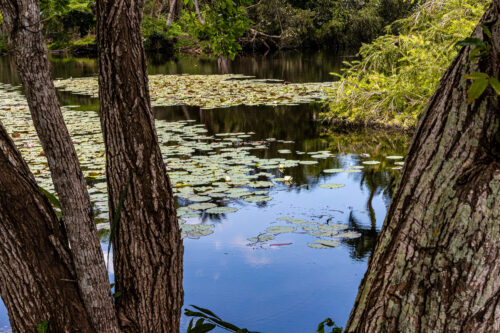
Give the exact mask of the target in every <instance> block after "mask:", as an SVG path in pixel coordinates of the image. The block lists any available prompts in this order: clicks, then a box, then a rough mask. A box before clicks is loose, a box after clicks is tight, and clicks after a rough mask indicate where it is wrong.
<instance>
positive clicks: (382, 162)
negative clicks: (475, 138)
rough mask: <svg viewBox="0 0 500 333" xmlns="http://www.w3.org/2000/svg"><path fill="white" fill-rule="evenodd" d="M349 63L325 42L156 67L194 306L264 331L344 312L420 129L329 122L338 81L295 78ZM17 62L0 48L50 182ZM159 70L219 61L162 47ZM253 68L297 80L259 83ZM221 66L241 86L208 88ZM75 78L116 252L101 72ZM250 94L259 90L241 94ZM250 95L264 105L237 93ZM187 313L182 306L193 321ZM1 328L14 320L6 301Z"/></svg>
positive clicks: (10, 96)
mask: <svg viewBox="0 0 500 333" xmlns="http://www.w3.org/2000/svg"><path fill="white" fill-rule="evenodd" d="M52 60H53V62H52V63H53V72H54V77H56V78H61V79H67V78H70V77H74V78H77V77H84V76H85V77H86V76H92V75H95V73H96V71H97V64H96V62H95V61H94V60H92V59H75V58H53V59H52ZM339 63H340V59H338V58H335V57H332V56H329V55H328V54H325V53H316V54H314V55H307V54H298V53H293V54H280V55H274V56H268V57H254V58H252V57H246V58H245V57H244V58H241V59H239V60H238V61H237V62H235V63H234V64H233V67H232V71H233V72H234V73H235V74H239V76H235V77H229V78H228V77H210V78H206V77H196V78H194V77H193V80H192V81H189V79H188V82H187V83H186V82H185V81H186V78H189V77H186V76H175V77H174V76H173V77H169V78H170V79H169V78H168V77H167V78H166V77H161V76H159V77H157V78H155V77H153V78H152V79H151V82H152V83H151V85H152V87H153V85H154V82H155V80H156V81H159V82H160V84H159V85H158V87H159V88H158V89H154V90H153V88H152V96H153V98H155V97H154V94H155V91H156V92H158V94H157V97H156V102H154V104H156V105H157V106H156V107H155V113H156V118H157V123H156V126H157V131H158V136H159V140H160V143H161V147H162V152H163V154H164V160H165V162H166V165H167V170H168V172H169V175H170V177H171V182H172V185H173V186H174V192H175V195H176V197H177V202H178V204H179V209H178V215H179V223H181V227H182V230H183V237H185V238H184V247H185V254H184V291H185V298H184V304H185V305H186V306H188V305H190V304H194V305H197V306H201V307H206V308H209V309H211V310H212V311H214V312H215V313H216V314H217V315H219V316H221V317H222V318H223V319H224V320H226V321H229V322H232V323H235V324H236V325H238V326H240V327H246V328H248V329H250V330H255V331H261V332H270V333H278V332H291V333H293V332H297V333H301V332H314V331H315V330H316V326H317V324H318V323H319V322H321V321H322V320H323V319H325V318H326V317H331V318H333V319H334V321H335V322H336V323H337V324H339V325H341V326H342V325H344V324H345V322H346V320H347V317H348V315H349V312H350V309H351V307H352V304H353V303H354V299H355V297H356V293H357V289H358V285H359V282H360V280H361V278H362V277H363V274H364V272H365V270H366V264H367V259H368V256H369V254H370V253H371V251H372V249H373V246H374V244H375V240H376V236H377V233H378V231H379V230H380V228H381V226H382V223H383V220H384V218H385V214H386V210H387V207H388V204H389V201H390V197H391V194H392V191H393V190H394V185H395V182H396V179H397V177H398V174H399V172H400V171H399V169H400V167H401V165H402V163H403V162H402V161H403V160H402V157H403V156H404V154H406V151H407V148H408V144H409V138H408V137H407V136H405V135H403V134H399V133H388V132H381V131H374V130H363V131H357V132H343V133H338V132H334V133H328V134H327V133H324V129H322V128H321V126H320V124H319V123H318V121H317V119H318V118H319V112H320V110H321V106H320V105H319V104H318V103H315V102H314V101H319V100H321V99H323V98H325V95H324V93H323V92H324V91H323V89H324V87H325V86H328V85H329V84H328V83H325V84H316V85H312V86H309V85H306V86H302V85H301V86H297V87H294V86H293V84H294V83H297V82H321V81H327V80H330V79H331V77H329V76H328V73H329V72H331V71H336V70H338V69H339ZM13 68H14V65H13V62H12V61H11V60H10V59H8V58H0V82H3V83H4V84H0V119H1V121H2V122H3V123H4V125H5V126H6V127H7V130H8V132H9V133H10V134H11V135H13V136H14V140H15V142H16V144H17V145H18V146H19V147H20V149H21V151H22V152H23V156H24V157H25V158H26V159H27V160H28V161H29V163H30V167H31V168H32V170H33V172H34V173H35V175H36V178H37V180H38V181H39V183H40V184H41V186H43V187H45V188H47V189H49V190H52V187H51V183H50V174H49V173H48V170H47V167H46V164H45V160H44V157H43V156H42V155H40V152H41V148H40V147H39V144H38V141H37V138H36V136H35V134H34V130H33V129H32V128H31V127H30V126H31V124H30V120H29V113H28V111H27V106H26V105H25V101H24V98H23V96H22V95H21V93H20V89H19V88H18V87H17V85H18V84H19V82H18V80H17V77H16V75H15V71H14V70H13ZM148 68H149V72H150V74H183V73H188V74H204V75H207V74H217V66H216V62H215V61H211V60H207V59H199V58H195V57H182V58H180V59H178V60H177V61H163V62H162V61H159V60H158V59H151V60H150V63H149V64H148ZM242 75H253V76H256V79H285V80H287V81H289V82H291V84H289V85H284V84H281V83H280V84H269V83H267V82H265V83H264V82H258V81H255V80H254V79H252V80H254V81H253V82H251V81H250V80H249V79H248V78H244V77H242ZM216 78H217V80H216V81H217V82H218V83H217V84H221V83H220V82H221V81H223V83H222V85H224V89H226V90H224V91H223V93H221V95H222V94H223V95H224V96H226V95H231V94H232V95H233V97H230V98H224V100H221V99H220V98H219V97H220V96H217V94H218V93H219V92H220V91H216V92H214V93H212V94H211V95H210V94H209V93H204V92H203V91H201V92H200V91H197V88H196V87H197V86H199V85H202V83H203V82H211V83H210V85H209V86H213V85H214V82H213V81H210V80H215V79H216ZM174 79H175V80H176V81H178V82H180V83H179V84H177V87H175V88H176V89H179V91H180V93H177V94H176V96H179V95H182V96H181V97H182V98H183V100H184V102H183V104H186V105H184V106H179V105H177V106H172V104H176V103H180V102H179V101H172V100H171V99H168V98H164V96H165V92H163V91H161V89H160V88H162V89H163V88H165V84H166V83H168V82H172V80H174ZM228 79H229V81H230V82H231V85H230V86H229V87H226V86H225V83H224V82H227V81H228ZM162 80H163V81H162ZM75 82H79V81H78V80H71V81H58V82H56V85H58V86H59V87H61V89H60V91H59V98H60V101H61V104H63V105H66V106H65V107H64V111H63V113H64V116H65V119H66V122H67V125H68V128H69V129H70V132H71V133H72V136H73V138H74V140H75V146H76V148H77V151H78V154H79V157H80V160H81V163H82V168H83V169H84V173H85V176H86V178H87V180H88V183H89V185H90V188H89V191H90V193H91V197H92V200H93V202H94V204H95V210H96V214H97V222H98V230H99V233H100V236H101V241H102V244H103V248H104V249H105V250H106V249H107V244H108V235H109V223H108V221H107V202H106V185H105V179H104V147H103V144H102V137H101V134H100V126H99V119H98V115H97V113H96V112H95V111H96V110H97V107H98V103H97V100H96V99H95V98H91V97H89V96H85V95H81V94H82V93H85V94H88V95H92V94H93V89H95V88H93V87H95V83H93V82H92V79H88V78H87V79H84V80H83V82H85V83H84V84H82V83H79V84H76V85H75V84H74V83H75ZM71 84H73V85H74V86H73V87H71ZM266 85H267V86H266ZM63 86H64V87H63ZM189 86H192V87H189ZM63 89H64V90H65V91H63ZM205 89H207V88H205ZM249 89H250V90H251V91H250V92H249ZM284 89H285V90H286V91H284ZM189 90H191V91H192V92H188V91H189ZM287 94H288V95H287ZM189 95H191V96H189ZM209 95H210V96H212V97H210V96H209ZM214 96H215V97H216V98H215V97H214ZM248 96H254V97H251V100H246V101H245V100H243V98H244V97H248ZM280 97H281V98H280ZM193 99H196V101H195V102H193V103H189V102H187V101H188V100H193ZM181 102H182V101H181ZM240 103H245V104H264V105H258V106H256V105H235V104H240ZM192 104H197V105H202V106H203V109H201V108H200V107H199V106H193V105H192ZM266 104H267V105H266ZM275 104H276V105H275ZM167 105H168V106H167ZM220 106H224V107H222V108H221V107H220ZM110 276H111V277H112V276H113V270H112V267H110ZM188 321H189V319H188V318H184V317H183V318H182V321H181V322H182V323H181V325H182V327H181V332H183V331H185V328H186V327H187V323H188ZM0 327H3V329H2V330H5V331H9V329H8V327H9V323H8V317H7V313H6V310H5V308H3V310H2V311H1V312H0Z"/></svg>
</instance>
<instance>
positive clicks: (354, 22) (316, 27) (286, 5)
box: [250, 0, 412, 49]
mask: <svg viewBox="0 0 500 333" xmlns="http://www.w3.org/2000/svg"><path fill="white" fill-rule="evenodd" d="M411 7H412V5H411V3H410V2H409V1H403V0H368V1H362V2H361V1H358V0H316V1H305V0H261V1H259V3H258V5H257V6H255V7H254V8H252V10H251V11H250V14H251V15H250V17H251V18H252V20H253V21H254V22H256V23H255V29H257V30H259V31H262V32H264V33H267V34H270V35H280V36H281V39H280V41H279V45H278V47H280V48H296V47H303V46H314V47H321V48H337V49H340V48H342V49H343V48H357V47H359V46H360V45H361V43H362V42H369V41H371V40H372V39H373V38H375V37H376V36H378V35H380V33H381V32H383V28H384V26H385V25H387V24H389V23H391V22H393V21H394V20H395V19H398V18H400V17H402V16H404V15H405V14H406V13H408V10H409V9H410V8H411Z"/></svg>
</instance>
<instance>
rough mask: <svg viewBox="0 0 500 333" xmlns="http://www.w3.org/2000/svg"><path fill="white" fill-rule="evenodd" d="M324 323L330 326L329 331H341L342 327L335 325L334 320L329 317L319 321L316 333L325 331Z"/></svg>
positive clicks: (332, 332)
mask: <svg viewBox="0 0 500 333" xmlns="http://www.w3.org/2000/svg"><path fill="white" fill-rule="evenodd" d="M325 325H326V326H327V327H331V328H332V330H331V331H330V332H329V333H342V327H338V326H337V325H335V322H334V321H333V320H332V319H331V318H326V319H325V320H323V321H322V322H321V323H319V325H318V329H317V330H316V333H325Z"/></svg>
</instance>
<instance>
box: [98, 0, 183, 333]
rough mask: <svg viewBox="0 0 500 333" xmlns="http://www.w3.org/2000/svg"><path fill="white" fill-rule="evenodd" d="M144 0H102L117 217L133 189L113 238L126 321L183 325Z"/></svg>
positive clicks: (158, 326)
mask: <svg viewBox="0 0 500 333" xmlns="http://www.w3.org/2000/svg"><path fill="white" fill-rule="evenodd" d="M141 7H142V2H140V1H139V2H138V1H133V0H127V1H125V0H120V1H111V0H100V1H97V15H98V17H97V34H98V51H99V103H100V114H101V125H102V131H103V134H104V142H105V145H106V173H107V180H108V193H109V200H110V203H109V206H110V216H114V214H115V212H116V211H117V210H118V206H119V202H120V197H121V196H122V194H123V193H125V189H127V191H126V197H125V198H126V199H125V201H124V204H123V206H122V209H121V213H120V219H119V222H118V223H117V226H116V234H115V236H114V239H113V246H114V249H113V267H114V271H115V281H116V290H117V291H118V292H121V296H120V297H119V298H117V300H116V306H117V311H118V315H119V319H120V320H121V326H122V328H127V329H128V330H130V331H137V332H178V331H179V323H180V311H181V307H182V302H183V289H182V255H183V246H182V241H181V238H180V229H179V226H178V224H177V218H176V211H175V206H174V199H173V195H172V189H171V187H170V181H169V178H168V176H167V173H166V168H165V165H164V163H163V158H162V155H161V152H160V147H159V144H158V138H157V135H156V129H155V125H154V114H153V110H152V108H151V103H150V98H149V88H148V78H147V72H146V59H145V54H144V48H143V44H142V36H141V32H140V26H141V21H142V8H141Z"/></svg>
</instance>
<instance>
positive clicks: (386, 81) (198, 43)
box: [0, 0, 488, 132]
mask: <svg viewBox="0 0 500 333" xmlns="http://www.w3.org/2000/svg"><path fill="white" fill-rule="evenodd" d="M171 1H173V0H171ZM325 1H326V2H327V3H328V4H330V5H332V6H333V7H332V8H333V9H329V10H328V11H327V12H328V13H323V14H322V15H320V14H319V13H320V12H321V10H320V9H321V6H319V5H318V4H317V3H315V4H314V5H313V4H310V3H308V2H307V1H302V2H301V1H292V0H287V1H285V0H281V1H278V0H261V1H260V2H258V3H256V4H251V3H250V2H245V1H240V2H235V3H234V4H236V5H237V7H236V8H235V9H233V10H232V11H229V12H228V10H227V9H224V10H223V9H217V7H216V6H215V7H210V6H212V5H220V1H215V2H214V3H212V2H201V3H200V4H198V3H196V6H194V3H190V2H189V1H188V2H186V4H185V5H184V4H183V3H182V2H181V3H182V4H177V6H178V8H177V7H176V8H175V10H176V11H175V12H174V13H173V14H172V12H171V11H170V12H168V13H167V12H165V11H166V9H167V7H168V6H167V7H165V4H164V3H163V2H162V3H163V7H162V8H160V7H158V2H157V1H146V5H145V8H144V20H143V26H142V34H143V39H144V44H145V49H146V50H147V52H150V53H156V54H162V55H164V56H165V55H166V56H167V57H175V56H176V55H179V54H180V55H182V54H195V55H200V56H202V57H205V56H216V55H217V54H218V56H219V60H220V59H221V58H222V59H226V60H227V59H228V58H234V56H235V55H236V54H252V53H257V54H259V53H260V54H267V52H279V51H282V50H290V49H295V50H299V52H300V50H303V49H321V48H325V47H326V48H335V49H336V50H338V51H339V52H340V51H345V50H348V49H356V50H358V49H359V53H358V54H357V57H356V59H357V60H354V61H348V62H344V65H345V68H344V70H343V71H342V72H341V73H330V74H332V76H334V77H336V78H338V83H337V84H336V85H335V87H332V88H331V89H330V90H329V93H328V98H327V99H326V100H325V101H324V102H323V104H324V105H325V108H324V112H322V113H321V119H322V122H323V124H324V125H325V127H327V128H336V129H342V130H345V129H355V128H360V127H374V128H382V129H395V130H403V131H409V132H412V131H413V130H414V129H415V127H416V125H417V122H418V119H419V116H420V114H421V113H422V112H423V108H424V106H425V105H426V103H427V101H428V100H429V98H430V97H431V95H432V92H433V91H434V90H435V88H436V87H437V85H438V84H439V80H440V78H441V76H442V74H443V73H444V71H445V69H446V68H447V67H448V66H449V64H450V63H451V60H452V59H453V58H454V57H455V55H456V54H457V52H458V49H459V48H458V47H456V46H455V45H456V43H457V42H458V41H460V40H463V39H464V38H466V37H468V36H469V35H470V33H471V32H472V30H473V29H474V27H475V26H476V25H477V22H478V21H479V19H480V17H481V14H482V13H484V11H485V10H486V9H487V6H488V1H487V0H450V1H445V0H428V1H424V2H414V3H413V4H411V5H409V4H408V2H404V1H397V0H371V1H368V2H367V3H366V4H365V5H359V4H358V5H357V6H354V5H353V4H355V3H357V2H355V1H348V2H352V4H351V5H350V6H347V5H345V4H344V5H345V6H344V5H342V4H341V2H339V1H336V0H325ZM160 2H161V1H160ZM165 3H170V4H172V2H165ZM402 3H404V4H402ZM155 6H156V7H155ZM315 6H316V7H315ZM195 7H196V8H198V9H197V10H195V9H194V8H195ZM169 8H170V7H169ZM200 8H201V9H200ZM214 8H215V9H214ZM41 9H42V16H47V18H46V21H45V24H44V34H45V36H46V39H47V45H48V48H49V52H50V53H52V54H58V55H60V54H68V53H70V54H73V55H75V56H93V55H95V54H96V53H97V46H96V44H95V16H94V14H93V12H94V8H93V3H92V2H91V1H86V0H65V1H59V2H55V1H48V0H45V1H41ZM170 9H171V8H170ZM214 10H218V11H220V12H221V13H222V14H227V15H233V16H235V20H236V21H237V22H230V20H229V21H227V22H226V21H223V22H219V21H217V22H216V19H214V18H211V17H212V16H214V15H215V14H214V12H213V11H214ZM197 12H199V13H197ZM389 13H391V14H390V15H389ZM222 14H221V15H222ZM49 15H51V16H50V17H49ZM318 15H319V16H318ZM271 16H272V17H271ZM403 16H406V17H404V18H401V17H403ZM312 17H314V18H315V21H314V24H313V23H312ZM339 17H342V20H340V21H339V20H338V19H339ZM170 19H171V22H170V23H169V20H170ZM335 20H336V21H335ZM1 21H2V19H1V17H0V22H1ZM334 21H335V22H334ZM372 21H373V22H372ZM202 22H203V23H202ZM266 22H267V23H266ZM307 22H308V23H307ZM306 23H307V24H306ZM354 23H356V24H355V25H356V26H363V25H364V24H368V25H369V26H370V27H371V28H370V31H365V32H363V33H362V32H360V31H354V30H353V29H354V28H353V27H352V25H353V24H354ZM272 24H274V25H275V27H274V28H273V27H272ZM333 24H337V26H335V28H334V27H332V25H333ZM207 26H210V27H211V28H210V29H209V28H207ZM235 26H236V27H237V29H235ZM214 27H218V28H217V29H219V30H220V31H219V30H217V29H216V28H214ZM277 27H279V28H277ZM228 29H229V30H231V31H235V30H238V29H239V31H240V32H239V34H237V35H234V34H233V35H227V34H226V35H225V32H224V31H226V30H228ZM327 29H330V30H328V31H329V33H330V35H328V34H327V33H326V32H325V31H326V30H327ZM358 29H359V27H358ZM219 32H220V34H221V36H218V35H219ZM334 32H335V33H334ZM384 32H385V34H383V33H384ZM0 35H2V36H3V37H2V38H0V53H1V52H2V50H3V51H6V50H7V51H8V46H7V45H8V43H7V36H6V34H5V32H4V31H3V30H2V25H1V24H0ZM327 35H328V36H327ZM214 36H218V37H214ZM354 36H356V37H355V38H354ZM377 36H378V37H377ZM217 38H218V39H217ZM228 39H232V41H230V42H224V43H226V44H224V43H222V42H221V41H222V40H226V41H227V40H228ZM348 40H349V41H348ZM354 52H356V51H353V53H354ZM415 82H419V84H418V85H416V84H415Z"/></svg>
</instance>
